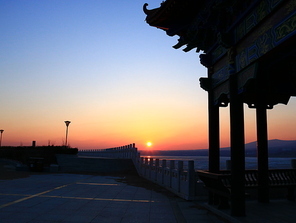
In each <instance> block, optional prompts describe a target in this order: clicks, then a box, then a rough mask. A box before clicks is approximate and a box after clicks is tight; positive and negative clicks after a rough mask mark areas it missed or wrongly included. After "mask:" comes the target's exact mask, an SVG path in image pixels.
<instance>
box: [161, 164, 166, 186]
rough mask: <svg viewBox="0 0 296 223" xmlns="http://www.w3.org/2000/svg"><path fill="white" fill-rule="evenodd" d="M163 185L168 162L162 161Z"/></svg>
mask: <svg viewBox="0 0 296 223" xmlns="http://www.w3.org/2000/svg"><path fill="white" fill-rule="evenodd" d="M161 169H162V171H161V172H162V173H161V184H164V174H165V169H166V160H162V161H161Z"/></svg>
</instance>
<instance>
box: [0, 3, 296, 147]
mask: <svg viewBox="0 0 296 223" xmlns="http://www.w3.org/2000/svg"><path fill="white" fill-rule="evenodd" d="M145 2H147V3H149V6H148V8H156V7H159V5H160V3H161V1H159V0H150V1H149V0H148V1H147V0H146V1H139V0H129V1H122V0H121V1H120V0H113V1H103V0H42V1H41V0H13V1H12V0H0V21H1V22H0V30H1V35H0V72H1V77H0V78H1V81H0V91H1V93H0V104H1V109H0V129H4V133H3V142H2V145H13V146H17V145H30V144H31V141H33V140H35V141H37V145H47V144H49V143H50V144H55V145H61V144H63V142H64V140H65V124H64V121H65V120H70V121H71V122H72V123H71V124H70V126H69V138H68V141H69V144H70V145H71V146H72V147H78V148H80V149H87V148H106V147H113V146H120V145H124V144H129V143H136V145H137V146H138V147H139V148H140V149H144V148H145V143H146V142H147V141H152V142H153V148H154V149H204V148H207V146H208V143H207V131H208V130H207V93H206V92H205V91H203V90H202V89H201V88H200V87H199V78H200V77H205V76H206V69H205V68H204V67H203V66H202V65H200V64H199V57H198V56H199V55H198V54H197V53H195V52H194V50H193V51H192V52H189V53H185V52H183V51H182V50H175V49H173V48H172V46H173V45H175V44H176V42H177V39H178V37H169V36H167V35H166V34H165V32H163V31H162V30H159V29H156V28H154V27H150V26H149V25H148V24H146V22H145V14H144V13H143V11H142V6H143V4H144V3H145ZM295 107H296V102H295V100H294V99H293V100H291V101H290V104H289V105H288V106H283V105H279V106H276V107H275V109H273V110H272V111H269V112H268V115H269V129H270V131H269V136H270V138H271V139H273V138H280V139H295V132H296V127H295V126H296V125H295V124H291V123H296V120H295V115H294V113H295V112H294V111H295ZM228 116H229V112H228V108H223V109H221V146H228V145H229V123H228V122H229V118H228ZM255 136H256V131H255V110H250V109H247V108H246V139H247V140H246V141H247V142H249V141H255V140H256V137H255Z"/></svg>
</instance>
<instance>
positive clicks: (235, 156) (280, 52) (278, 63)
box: [143, 0, 296, 216]
mask: <svg viewBox="0 0 296 223" xmlns="http://www.w3.org/2000/svg"><path fill="white" fill-rule="evenodd" d="M147 6H148V4H147V3H146V4H144V7H143V10H144V12H145V14H146V15H147V17H146V22H147V23H148V24H149V25H150V26H153V27H157V28H159V29H162V30H164V31H165V32H166V34H167V35H169V36H174V35H178V36H179V37H180V38H179V40H178V43H177V44H176V45H175V46H173V47H174V48H176V49H178V48H181V47H182V48H183V50H184V51H185V52H188V51H190V50H196V52H200V51H201V52H202V54H201V55H200V62H201V64H202V65H204V66H205V67H207V70H208V76H207V77H204V78H200V85H201V87H202V88H203V89H204V90H206V91H207V92H208V115H209V120H208V124H209V174H210V173H217V174H218V173H220V163H219V160H220V152H219V151H220V145H219V141H220V139H219V135H220V134H219V108H220V107H226V106H228V105H229V106H230V146H231V190H230V191H231V195H230V201H231V213H232V215H235V216H243V215H245V137H244V107H243V103H246V104H247V105H248V106H249V108H253V109H256V118H257V125H256V126H257V147H258V148H257V153H258V172H257V173H258V201H259V202H269V183H268V177H269V176H268V171H269V170H268V137H267V116H266V110H267V109H272V108H273V106H275V105H276V104H278V103H283V104H287V103H288V101H289V98H290V97H291V96H296V1H295V0H244V1H242V0H166V1H163V2H162V3H161V5H160V7H159V8H156V9H151V10H149V9H147ZM209 199H212V198H211V197H210V198H209Z"/></svg>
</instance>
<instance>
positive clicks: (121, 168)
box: [56, 155, 136, 174]
mask: <svg viewBox="0 0 296 223" xmlns="http://www.w3.org/2000/svg"><path fill="white" fill-rule="evenodd" d="M56 157H57V162H58V165H59V170H60V171H62V172H68V173H71V172H72V173H77V172H89V173H97V174H112V173H119V174H120V173H129V174H135V173H136V169H135V166H134V164H133V161H132V160H131V159H116V158H97V157H96V158H93V157H80V156H77V155H56Z"/></svg>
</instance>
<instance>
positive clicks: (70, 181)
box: [0, 173, 223, 223]
mask: <svg viewBox="0 0 296 223" xmlns="http://www.w3.org/2000/svg"><path fill="white" fill-rule="evenodd" d="M0 219H1V222H2V223H6V222H18V223H22V222H30V223H37V222H110V223H117V222H118V223H125V222H139V223H157V222H159V223H180V222H182V223H185V222H188V223H190V222H200V223H203V222H207V223H216V222H217V223H220V222H223V221H222V220H220V219H219V218H217V217H216V216H214V215H212V214H210V213H209V212H208V211H207V210H205V209H202V208H198V207H197V206H196V205H195V204H194V203H192V202H188V201H185V200H183V199H181V198H178V197H174V196H167V195H166V194H164V193H159V192H156V191H155V190H153V189H149V188H145V187H141V186H137V185H130V184H127V183H124V179H123V178H122V177H112V176H96V175H82V174H65V173H54V174H36V175H31V176H29V177H27V178H19V179H13V180H0Z"/></svg>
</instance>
